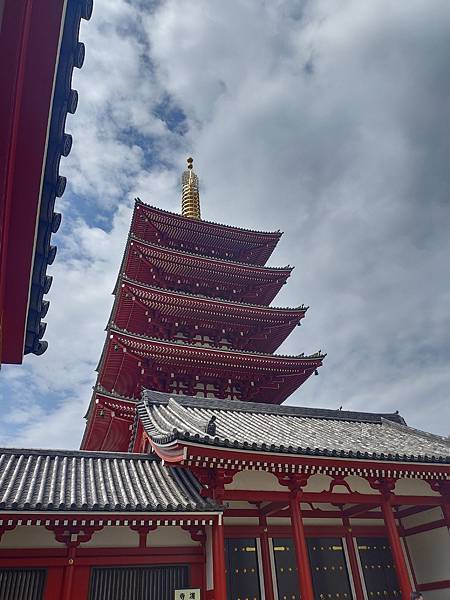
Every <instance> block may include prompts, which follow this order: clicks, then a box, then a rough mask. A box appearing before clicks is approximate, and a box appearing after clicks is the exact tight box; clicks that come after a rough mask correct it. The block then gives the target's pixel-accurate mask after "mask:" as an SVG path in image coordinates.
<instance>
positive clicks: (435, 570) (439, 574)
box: [406, 527, 450, 600]
mask: <svg viewBox="0 0 450 600" xmlns="http://www.w3.org/2000/svg"><path fill="white" fill-rule="evenodd" d="M406 543H407V545H408V549H409V552H410V555H411V561H412V564H413V567H414V571H415V574H416V578H417V581H418V583H429V582H432V581H441V580H443V579H450V535H449V532H448V529H447V527H440V528H439V529H433V530H432V531H425V532H423V533H418V534H416V535H410V536H408V537H407V538H406ZM448 598H450V590H447V597H446V600H448ZM427 600H428V597H427Z"/></svg>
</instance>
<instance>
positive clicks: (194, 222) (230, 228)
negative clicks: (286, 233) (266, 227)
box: [135, 198, 283, 241]
mask: <svg viewBox="0 0 450 600" xmlns="http://www.w3.org/2000/svg"><path fill="white" fill-rule="evenodd" d="M135 202H136V205H140V206H143V207H145V209H147V210H148V211H151V212H154V213H157V214H161V215H167V216H168V217H171V218H173V219H176V220H179V221H180V222H183V223H184V224H186V225H188V226H190V227H191V228H193V229H195V228H196V229H199V230H201V229H204V228H205V226H206V228H214V229H220V230H221V231H226V232H229V233H231V234H233V233H234V234H245V235H250V236H253V237H267V238H273V239H275V240H276V241H278V240H279V239H280V238H281V236H282V235H283V232H282V231H258V230H256V229H245V228H243V227H237V226H234V225H225V224H222V223H217V222H215V221H208V220H205V219H191V218H189V217H184V216H183V215H180V214H178V213H174V212H171V211H169V210H164V209H162V208H158V207H156V206H152V205H151V204H147V203H146V202H143V201H142V200H141V199H140V198H135Z"/></svg>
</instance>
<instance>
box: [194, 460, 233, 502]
mask: <svg viewBox="0 0 450 600" xmlns="http://www.w3.org/2000/svg"><path fill="white" fill-rule="evenodd" d="M192 472H193V474H194V475H195V477H196V478H197V479H198V481H199V482H200V484H201V486H202V489H201V491H200V494H201V495H202V496H203V497H210V498H213V499H214V500H216V501H217V502H222V501H223V497H224V493H225V485H227V484H229V483H231V482H232V481H233V478H234V476H235V475H236V471H231V470H230V469H199V468H193V469H192Z"/></svg>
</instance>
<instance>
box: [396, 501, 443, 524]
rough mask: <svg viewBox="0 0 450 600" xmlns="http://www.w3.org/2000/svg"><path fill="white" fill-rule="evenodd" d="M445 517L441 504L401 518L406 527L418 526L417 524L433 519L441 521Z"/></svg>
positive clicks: (429, 521)
mask: <svg viewBox="0 0 450 600" xmlns="http://www.w3.org/2000/svg"><path fill="white" fill-rule="evenodd" d="M442 518H443V514H442V510H441V508H440V506H436V507H435V508H431V509H430V510H424V511H423V512H420V513H417V514H415V515H411V516H409V517H405V518H404V519H401V522H402V525H403V526H404V527H406V529H408V528H410V527H417V525H423V524H424V523H431V522H432V521H439V520H440V519H442Z"/></svg>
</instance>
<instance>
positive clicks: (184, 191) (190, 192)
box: [181, 157, 200, 219]
mask: <svg viewBox="0 0 450 600" xmlns="http://www.w3.org/2000/svg"><path fill="white" fill-rule="evenodd" d="M193 162H194V159H193V158H191V157H189V158H188V159H187V163H188V164H187V170H186V171H184V173H183V175H182V176H181V214H182V215H183V217H189V218H191V219H200V194H199V191H198V177H197V175H196V174H195V173H194V171H193V164H192V163H193Z"/></svg>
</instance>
